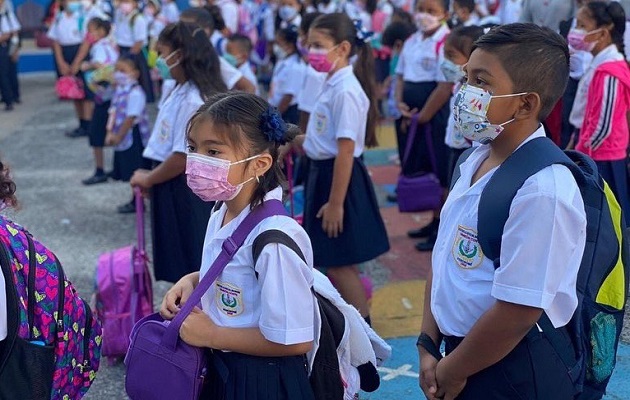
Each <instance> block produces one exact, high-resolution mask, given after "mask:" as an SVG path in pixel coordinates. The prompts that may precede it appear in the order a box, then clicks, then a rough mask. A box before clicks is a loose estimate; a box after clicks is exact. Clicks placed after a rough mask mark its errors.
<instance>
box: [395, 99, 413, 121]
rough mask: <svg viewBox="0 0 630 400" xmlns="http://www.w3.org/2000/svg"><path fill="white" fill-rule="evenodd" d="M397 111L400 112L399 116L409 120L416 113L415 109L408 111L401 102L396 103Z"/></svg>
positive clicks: (405, 105) (407, 107)
mask: <svg viewBox="0 0 630 400" xmlns="http://www.w3.org/2000/svg"><path fill="white" fill-rule="evenodd" d="M398 111H400V114H401V115H402V116H403V117H405V118H411V117H413V115H414V114H416V113H418V109H417V108H414V109H411V110H410V109H409V106H408V105H407V103H404V102H402V101H401V102H400V103H398Z"/></svg>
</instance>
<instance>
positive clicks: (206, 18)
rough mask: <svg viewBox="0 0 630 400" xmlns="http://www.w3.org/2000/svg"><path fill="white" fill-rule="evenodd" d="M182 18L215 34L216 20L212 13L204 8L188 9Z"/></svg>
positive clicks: (183, 12)
mask: <svg viewBox="0 0 630 400" xmlns="http://www.w3.org/2000/svg"><path fill="white" fill-rule="evenodd" d="M179 17H180V18H183V19H185V20H188V21H194V22H195V24H197V25H199V26H200V27H201V28H203V29H207V30H209V31H210V32H214V18H212V15H210V12H209V11H208V10H207V9H205V8H202V7H194V8H188V9H186V10H184V11H182V12H181V14H179Z"/></svg>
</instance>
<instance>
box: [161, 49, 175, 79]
mask: <svg viewBox="0 0 630 400" xmlns="http://www.w3.org/2000/svg"><path fill="white" fill-rule="evenodd" d="M178 51H179V50H175V51H174V52H172V53H171V54H169V55H168V56H167V57H166V58H163V57H158V59H157V61H156V62H155V68H157V70H158V72H159V73H160V76H161V77H162V79H164V80H166V79H172V76H171V70H172V69H173V68H175V67H176V66H178V65H179V61H177V62H175V63H174V64H172V65H168V64H167V63H166V62H167V61H168V60H170V59H171V58H172V57H173V56H174V55H175V53H177V52H178Z"/></svg>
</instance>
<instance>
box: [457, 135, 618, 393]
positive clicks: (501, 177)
mask: <svg viewBox="0 0 630 400" xmlns="http://www.w3.org/2000/svg"><path fill="white" fill-rule="evenodd" d="M472 151H473V149H469V150H467V151H466V152H464V154H462V156H461V157H460V159H459V160H458V162H457V166H456V167H455V171H454V173H453V180H452V183H451V187H452V186H454V184H455V182H456V181H457V180H458V179H459V177H460V170H459V165H460V164H461V163H463V162H464V161H465V160H466V159H467V158H468V156H469V155H470V154H471V153H472ZM553 164H561V165H564V166H565V167H567V168H568V169H569V170H570V171H571V173H572V174H573V176H574V178H575V180H576V182H577V184H578V186H579V188H580V192H581V194H582V198H583V200H584V207H585V210H586V220H587V228H586V246H585V249H584V255H583V256H582V263H581V265H580V269H579V273H578V278H577V294H578V306H577V309H576V310H575V313H574V314H573V317H572V319H571V321H570V322H569V324H568V325H567V326H566V332H568V333H569V337H570V340H571V343H569V342H568V340H567V339H566V336H565V335H564V334H563V333H562V332H561V330H560V329H555V328H554V327H553V325H552V324H551V321H550V320H549V318H548V317H547V315H546V314H545V313H543V315H542V317H541V319H540V320H539V321H538V325H539V326H540V327H541V329H542V331H543V333H544V335H545V336H546V337H547V338H548V339H549V342H550V343H551V345H552V346H553V348H554V349H555V350H556V352H557V353H558V356H559V357H560V358H561V359H562V361H563V362H564V365H565V366H566V368H567V373H568V374H569V376H570V377H571V380H572V382H573V383H574V386H575V389H576V396H577V397H576V398H578V399H599V398H601V397H602V396H603V395H604V393H605V391H606V386H607V385H608V381H609V380H610V376H611V375H612V373H613V370H614V367H615V361H616V356H617V347H618V345H619V335H620V334H621V329H622V326H623V316H624V310H625V304H626V297H627V292H628V267H629V266H630V262H629V259H628V257H629V252H628V250H629V249H628V242H627V238H628V237H627V232H626V228H625V223H624V218H623V215H622V212H621V208H620V206H619V203H618V202H617V200H616V199H615V196H614V194H613V193H612V191H611V190H610V188H609V187H608V184H607V183H606V182H605V181H604V180H603V179H602V177H601V176H600V174H599V172H598V170H597V165H596V164H595V162H594V161H593V160H592V159H591V158H589V157H587V156H586V155H584V154H582V153H578V152H575V151H566V152H563V151H562V150H560V148H558V147H557V146H556V145H555V144H554V143H553V142H552V141H551V140H549V139H548V138H537V139H534V140H531V141H529V142H527V143H526V144H524V145H523V146H521V148H519V149H518V150H516V151H515V152H514V153H513V154H512V155H511V156H510V157H508V159H506V160H505V161H504V162H503V164H501V166H500V167H499V168H498V169H497V171H496V172H495V173H494V175H493V176H492V178H491V179H490V181H489V182H488V184H487V186H486V187H485V188H484V190H483V192H482V194H481V198H480V200H479V209H478V224H477V225H478V238H479V244H480V245H481V249H482V250H483V252H484V254H486V255H487V257H488V258H489V259H491V260H494V266H495V269H496V268H499V266H500V265H499V262H500V253H501V239H502V235H503V229H504V227H505V223H506V221H507V219H508V215H509V212H510V206H511V204H512V200H513V199H514V196H515V195H516V192H517V191H518V190H519V189H520V188H521V186H523V184H524V183H525V181H526V180H527V179H528V178H529V177H530V176H532V175H534V174H536V173H537V172H538V171H540V170H542V169H544V168H546V167H549V166H551V165H553ZM576 360H577V361H576Z"/></svg>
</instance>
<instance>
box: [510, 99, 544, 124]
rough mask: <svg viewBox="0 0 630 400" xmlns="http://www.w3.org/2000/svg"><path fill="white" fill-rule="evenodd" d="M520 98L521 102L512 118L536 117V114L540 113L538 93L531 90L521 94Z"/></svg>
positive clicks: (540, 106) (540, 105) (540, 103)
mask: <svg viewBox="0 0 630 400" xmlns="http://www.w3.org/2000/svg"><path fill="white" fill-rule="evenodd" d="M522 99H523V103H522V104H521V107H520V108H519V110H518V112H517V113H516V115H515V116H514V118H516V119H521V120H525V119H529V118H536V119H538V115H539V114H540V110H541V108H542V101H541V99H540V95H539V94H538V93H536V92H531V93H527V94H525V95H523V97H522Z"/></svg>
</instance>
